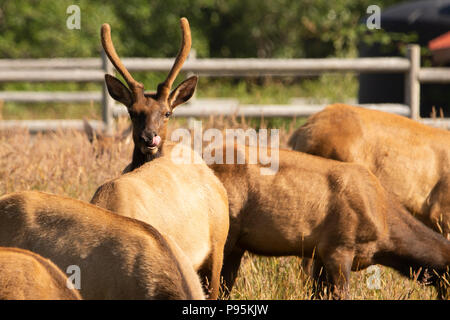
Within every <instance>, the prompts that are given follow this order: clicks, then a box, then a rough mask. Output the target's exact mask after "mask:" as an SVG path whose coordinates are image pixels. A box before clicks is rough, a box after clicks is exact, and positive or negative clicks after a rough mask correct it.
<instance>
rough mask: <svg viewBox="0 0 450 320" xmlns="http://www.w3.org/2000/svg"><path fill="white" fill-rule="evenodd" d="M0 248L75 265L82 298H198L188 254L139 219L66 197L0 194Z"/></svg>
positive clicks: (63, 265)
mask: <svg viewBox="0 0 450 320" xmlns="http://www.w3.org/2000/svg"><path fill="white" fill-rule="evenodd" d="M0 246H4V247H17V248H21V249H25V250H31V251H33V252H35V253H37V254H39V255H41V256H42V257H45V258H47V259H50V260H51V261H53V263H55V264H56V265H57V266H58V267H59V268H60V269H61V270H63V271H65V270H67V268H68V267H69V266H73V265H74V266H77V267H79V270H80V274H79V276H80V278H79V280H80V286H81V288H80V293H81V296H82V297H83V298H84V299H203V297H204V296H203V292H202V288H201V284H200V280H199V278H198V276H197V275H196V273H195V272H194V270H193V269H192V266H191V265H190V262H189V261H188V258H187V257H186V256H185V255H184V253H183V252H182V251H181V250H180V249H179V248H178V246H177V245H176V244H175V243H173V241H171V240H170V239H168V238H165V237H164V236H163V235H161V233H159V232H158V231H157V230H156V229H155V228H154V227H152V226H150V225H147V224H145V223H143V222H140V221H137V220H133V219H130V218H126V217H121V216H119V215H116V214H113V213H111V212H109V211H107V210H104V209H101V208H98V207H96V206H94V205H91V204H88V203H84V202H82V201H79V200H74V199H71V198H67V197H62V196H57V195H52V194H47V193H42V192H36V191H27V192H17V193H12V194H8V195H5V196H3V197H0Z"/></svg>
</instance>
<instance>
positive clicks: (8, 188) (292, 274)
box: [0, 118, 436, 299]
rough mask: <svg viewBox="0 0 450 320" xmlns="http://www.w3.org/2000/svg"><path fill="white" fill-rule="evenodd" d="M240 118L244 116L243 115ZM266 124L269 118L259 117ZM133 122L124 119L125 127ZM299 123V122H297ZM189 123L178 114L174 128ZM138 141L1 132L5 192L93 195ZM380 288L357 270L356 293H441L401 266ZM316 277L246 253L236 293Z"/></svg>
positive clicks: (298, 287) (292, 288) (263, 294)
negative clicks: (402, 273)
mask: <svg viewBox="0 0 450 320" xmlns="http://www.w3.org/2000/svg"><path fill="white" fill-rule="evenodd" d="M238 120H239V121H238ZM259 124H260V125H261V127H264V121H262V123H261V121H260V122H259ZM127 125H128V124H127V123H126V121H121V122H120V123H119V127H121V128H125V127H126V126H127ZM297 125H298V124H297ZM184 126H186V121H184V120H173V121H172V122H171V124H170V127H169V136H170V131H171V130H174V129H175V128H177V127H184ZM247 126H248V124H247V123H246V122H245V120H243V119H223V118H209V119H205V121H204V122H203V128H204V129H206V128H208V127H215V128H222V129H223V128H235V127H244V128H245V127H247ZM293 129H294V126H293V125H287V126H285V128H284V129H283V130H280V145H281V147H283V146H285V145H286V142H287V139H288V137H289V134H290V133H291V132H292V130H293ZM132 147H133V142H132V141H131V137H130V138H129V139H128V140H124V141H121V142H117V143H115V144H112V145H110V146H108V147H107V148H106V150H104V152H101V150H100V149H101V148H100V147H99V144H98V143H95V142H94V144H93V145H91V144H90V143H89V141H88V140H87V137H86V135H85V134H84V133H83V132H57V133H49V134H37V135H30V134H28V133H27V132H26V131H23V130H22V131H20V130H19V131H15V132H0V196H1V195H3V194H5V193H9V192H13V191H19V190H40V191H46V192H51V193H55V194H60V195H66V196H70V197H74V198H78V199H81V200H84V201H89V200H90V198H91V196H92V195H93V193H94V191H95V190H96V188H97V186H99V185H100V184H102V183H103V182H105V180H107V179H110V178H113V177H116V176H117V175H119V174H120V172H121V170H122V169H123V168H124V167H125V166H126V165H127V164H128V162H129V160H130V159H131V153H132ZM379 271H380V277H379V278H380V289H369V288H368V286H367V280H368V278H369V277H371V276H374V275H375V273H368V272H367V271H361V272H354V273H353V274H352V280H351V295H350V297H351V298H352V299H435V298H436V292H435V290H434V289H433V288H431V287H425V286H424V285H421V284H418V283H416V282H414V281H411V280H408V279H405V278H403V277H401V276H400V275H398V274H397V273H396V272H395V271H393V270H391V269H388V268H383V267H380V269H379ZM311 293H312V285H311V280H310V279H309V278H307V277H306V276H305V275H304V274H303V273H302V270H301V264H300V259H299V258H297V257H281V258H272V257H270V258H266V257H258V256H253V255H246V256H245V257H244V260H243V262H242V265H241V269H240V273H239V276H238V280H237V282H236V286H235V288H234V289H233V292H232V295H231V297H230V298H231V299H310V298H311Z"/></svg>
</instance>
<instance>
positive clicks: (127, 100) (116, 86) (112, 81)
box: [105, 74, 133, 108]
mask: <svg viewBox="0 0 450 320" xmlns="http://www.w3.org/2000/svg"><path fill="white" fill-rule="evenodd" d="M105 82H106V87H107V88H108V92H109V94H110V96H111V97H112V98H113V99H114V100H116V101H119V102H121V103H123V104H124V105H125V106H126V107H127V108H129V107H130V106H131V105H132V104H133V96H132V95H131V91H130V90H129V89H128V88H127V87H126V86H125V85H124V84H123V83H122V82H121V81H120V80H119V79H117V78H116V77H113V76H111V75H109V74H105Z"/></svg>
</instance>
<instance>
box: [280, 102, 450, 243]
mask: <svg viewBox="0 0 450 320" xmlns="http://www.w3.org/2000/svg"><path fill="white" fill-rule="evenodd" d="M289 145H290V146H291V147H292V148H293V149H294V150H298V151H302V152H306V153H310V154H313V155H318V156H321V157H325V158H330V159H335V160H339V161H345V162H356V163H360V164H362V165H364V166H366V167H367V168H369V169H370V170H371V171H372V172H373V173H374V174H375V175H376V176H377V177H378V179H379V180H380V182H381V184H382V185H383V186H384V187H385V188H386V189H387V190H388V192H390V193H392V194H394V195H395V196H396V197H397V199H398V200H399V201H400V202H401V203H402V204H403V205H404V206H405V207H406V209H408V211H409V212H410V213H412V214H413V215H414V216H416V217H417V218H419V219H420V220H422V221H423V222H424V223H425V224H427V225H428V226H430V227H432V228H434V229H435V230H437V231H440V232H442V233H443V234H444V235H445V236H446V237H447V238H448V239H450V132H448V131H446V130H442V129H437V128H432V127H429V126H426V125H423V124H421V123H419V122H416V121H413V120H410V119H408V118H405V117H401V116H398V115H394V114H389V113H385V112H381V111H375V110H368V109H364V108H361V107H353V106H348V105H343V104H335V105H331V106H328V107H327V108H326V109H325V110H323V111H321V112H319V113H316V114H315V115H313V116H312V117H310V118H309V119H308V121H307V122H306V124H304V125H303V126H302V127H300V128H299V129H298V130H297V131H296V132H295V133H294V134H293V135H292V137H291V138H290V140H289Z"/></svg>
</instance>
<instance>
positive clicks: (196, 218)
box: [91, 18, 228, 299]
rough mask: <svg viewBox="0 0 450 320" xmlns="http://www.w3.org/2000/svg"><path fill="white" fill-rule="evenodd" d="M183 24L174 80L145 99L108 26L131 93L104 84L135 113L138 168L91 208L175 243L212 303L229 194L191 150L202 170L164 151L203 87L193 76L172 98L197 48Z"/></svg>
mask: <svg viewBox="0 0 450 320" xmlns="http://www.w3.org/2000/svg"><path fill="white" fill-rule="evenodd" d="M180 22H181V29H182V35H183V38H182V44H181V49H180V52H179V53H178V56H177V58H176V60H175V63H174V65H173V67H172V69H171V70H170V72H169V74H168V76H167V79H166V80H165V81H164V82H163V83H161V84H160V85H158V89H157V92H156V93H154V94H147V93H144V86H143V85H142V84H140V83H138V82H136V81H135V80H134V79H133V78H132V76H131V74H130V73H129V72H128V71H127V70H126V68H125V67H124V66H123V64H122V63H121V61H120V58H119V56H118V55H117V53H116V52H115V50H114V46H113V43H112V40H111V35H110V28H109V25H106V24H105V25H103V26H102V44H103V47H104V49H105V52H106V53H107V54H108V57H109V58H110V60H111V62H112V63H113V64H114V66H115V67H116V69H117V70H118V71H119V72H120V73H121V74H122V75H123V76H124V78H125V79H126V81H127V84H128V86H129V89H128V88H127V87H126V86H125V85H123V84H122V83H121V82H120V81H119V80H118V79H116V78H114V77H112V76H110V75H106V76H105V81H106V84H107V87H108V90H109V93H110V95H111V96H112V97H113V98H114V99H115V100H117V101H119V102H121V103H123V104H124V105H125V106H126V107H127V108H128V112H129V114H130V118H131V122H132V125H133V141H134V144H135V146H134V151H133V158H132V162H131V163H130V164H129V165H128V166H127V167H126V168H125V170H124V173H128V174H125V175H123V176H122V177H119V178H117V179H113V180H111V181H109V182H106V183H105V184H103V185H102V186H100V187H99V188H98V189H97V191H96V193H95V195H94V196H93V198H92V200H91V202H92V203H93V204H96V205H98V206H101V207H104V208H107V209H109V210H111V211H112V212H115V213H118V214H120V215H124V216H128V217H132V218H135V219H139V220H142V221H144V222H147V223H149V224H151V225H153V226H155V227H156V228H157V229H158V230H159V231H160V232H162V233H163V234H164V235H165V236H167V237H171V238H172V239H173V240H174V241H175V242H176V243H177V244H178V245H179V246H180V248H181V249H182V250H183V251H184V252H185V253H186V255H187V256H188V257H189V259H190V260H191V262H192V265H193V266H194V268H195V270H197V271H198V272H199V273H200V274H201V275H202V278H203V276H205V277H206V279H207V282H208V284H209V286H208V289H209V291H210V295H209V297H210V298H211V299H216V298H217V297H218V294H219V284H220V270H221V268H222V260H223V247H224V245H225V241H226V237H227V234H228V200H227V195H226V191H225V189H224V188H223V186H222V184H221V183H220V181H219V180H218V179H217V178H216V177H215V176H214V173H213V172H212V171H211V170H210V169H209V168H208V166H207V165H206V164H205V162H204V161H203V160H202V159H201V158H200V157H199V156H198V155H195V153H194V152H193V151H192V150H190V149H189V150H187V152H188V153H189V154H191V153H192V156H193V157H196V158H197V160H198V161H197V164H194V163H192V164H184V165H180V164H176V163H174V162H173V161H172V157H171V153H170V151H167V152H166V150H165V148H163V147H164V143H165V140H166V134H167V122H168V120H169V117H170V116H171V114H172V111H173V109H174V108H175V107H176V106H178V105H180V104H182V103H184V102H186V101H187V100H189V99H190V98H191V96H192V95H193V94H194V91H195V87H196V85H197V77H195V76H194V77H191V78H189V79H187V80H185V81H183V82H182V83H181V84H179V85H178V87H177V88H176V89H174V90H173V91H172V92H170V89H171V87H172V84H173V82H174V80H175V78H176V76H177V74H178V73H179V71H180V69H181V67H182V65H183V63H184V61H185V60H186V58H187V55H188V53H189V50H190V48H191V34H190V29H189V23H188V21H187V20H186V19H185V18H182V19H181V21H180ZM155 138H158V139H157V140H156V141H157V142H155ZM172 147H174V145H171V146H169V149H170V148H172ZM184 148H186V147H184ZM151 160H153V161H152V162H150V161H151ZM147 162H150V163H147Z"/></svg>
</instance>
